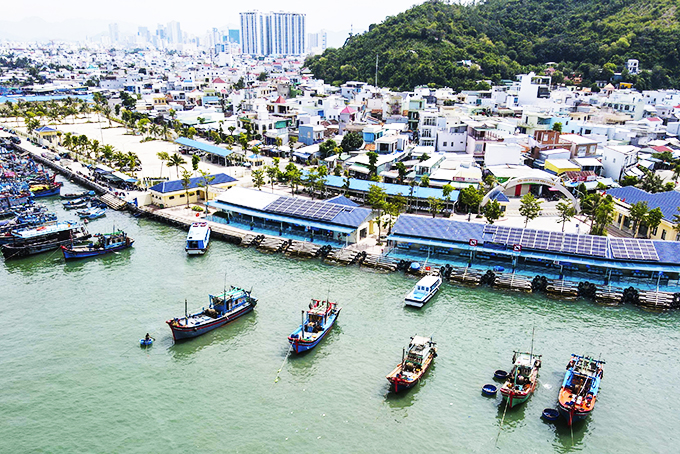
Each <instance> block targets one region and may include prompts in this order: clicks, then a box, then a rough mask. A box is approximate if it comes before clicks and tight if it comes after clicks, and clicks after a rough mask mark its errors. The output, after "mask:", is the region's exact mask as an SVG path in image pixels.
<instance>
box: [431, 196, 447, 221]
mask: <svg viewBox="0 0 680 454" xmlns="http://www.w3.org/2000/svg"><path fill="white" fill-rule="evenodd" d="M427 203H428V205H430V214H432V217H433V218H434V217H436V216H437V214H438V213H439V212H440V211H441V210H442V206H443V205H444V202H443V201H442V199H440V198H438V197H432V196H430V197H428V198H427Z"/></svg>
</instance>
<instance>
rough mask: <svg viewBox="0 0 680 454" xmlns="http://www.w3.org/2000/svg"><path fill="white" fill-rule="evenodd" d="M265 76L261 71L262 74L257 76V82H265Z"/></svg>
mask: <svg viewBox="0 0 680 454" xmlns="http://www.w3.org/2000/svg"><path fill="white" fill-rule="evenodd" d="M267 76H268V74H267V71H262V72H261V73H260V74H259V75H258V76H257V80H259V81H260V82H264V81H265V80H267Z"/></svg>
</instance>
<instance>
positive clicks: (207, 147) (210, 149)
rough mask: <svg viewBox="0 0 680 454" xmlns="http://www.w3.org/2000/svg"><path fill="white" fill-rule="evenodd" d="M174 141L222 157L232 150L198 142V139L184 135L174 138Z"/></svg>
mask: <svg viewBox="0 0 680 454" xmlns="http://www.w3.org/2000/svg"><path fill="white" fill-rule="evenodd" d="M175 143H178V144H180V145H184V146H186V147H191V148H196V149H198V150H202V151H205V152H207V153H212V154H216V155H218V156H222V157H223V158H226V157H227V156H229V155H230V154H232V153H233V151H231V150H227V149H226V148H222V147H218V146H217V145H212V144H209V143H205V142H199V141H198V140H192V139H187V138H186V137H180V138H178V139H177V140H175Z"/></svg>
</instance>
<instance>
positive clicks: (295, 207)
mask: <svg viewBox="0 0 680 454" xmlns="http://www.w3.org/2000/svg"><path fill="white" fill-rule="evenodd" d="M352 210H353V208H351V207H346V206H344V205H334V204H329V203H326V202H320V201H315V200H303V199H296V198H293V197H279V198H278V199H276V200H275V201H273V202H272V203H270V204H269V205H267V206H266V207H265V211H269V212H273V213H281V214H286V215H289V216H296V217H300V218H308V219H318V220H322V221H330V220H332V219H333V218H335V217H336V216H337V215H338V214H340V213H342V212H343V211H348V212H352Z"/></svg>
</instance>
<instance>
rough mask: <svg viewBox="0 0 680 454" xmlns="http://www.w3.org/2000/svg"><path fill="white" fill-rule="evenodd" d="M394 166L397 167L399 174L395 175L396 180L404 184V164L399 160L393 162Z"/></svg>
mask: <svg viewBox="0 0 680 454" xmlns="http://www.w3.org/2000/svg"><path fill="white" fill-rule="evenodd" d="M395 167H396V169H397V172H398V173H399V176H398V177H397V181H398V182H399V184H404V179H405V178H406V165H405V164H404V163H403V162H401V161H399V162H398V163H396V164H395Z"/></svg>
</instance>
